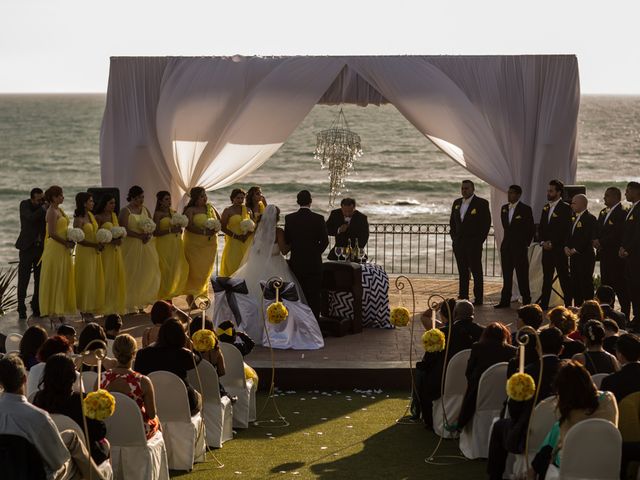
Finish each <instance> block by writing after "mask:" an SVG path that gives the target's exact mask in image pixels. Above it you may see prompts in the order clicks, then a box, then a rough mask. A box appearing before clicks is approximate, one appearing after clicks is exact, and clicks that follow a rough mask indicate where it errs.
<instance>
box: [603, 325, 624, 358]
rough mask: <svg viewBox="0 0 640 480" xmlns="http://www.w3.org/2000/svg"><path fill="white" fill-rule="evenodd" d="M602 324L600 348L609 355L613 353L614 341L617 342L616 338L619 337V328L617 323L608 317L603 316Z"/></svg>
mask: <svg viewBox="0 0 640 480" xmlns="http://www.w3.org/2000/svg"><path fill="white" fill-rule="evenodd" d="M602 326H603V327H604V340H603V341H602V348H604V350H605V351H606V352H609V353H610V354H611V355H615V354H616V343H617V342H618V338H620V329H619V328H618V324H617V323H616V322H614V321H613V320H611V319H610V318H605V320H604V322H602Z"/></svg>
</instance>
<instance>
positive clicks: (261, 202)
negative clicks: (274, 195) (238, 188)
mask: <svg viewBox="0 0 640 480" xmlns="http://www.w3.org/2000/svg"><path fill="white" fill-rule="evenodd" d="M245 205H246V206H247V208H248V209H249V214H250V215H251V218H252V219H253V221H254V222H256V223H258V222H259V221H260V217H261V216H262V214H263V213H264V209H265V208H267V199H266V198H264V195H263V194H262V189H261V188H260V187H259V186H257V185H254V186H253V187H251V188H250V189H249V191H248V192H247V197H246V199H245Z"/></svg>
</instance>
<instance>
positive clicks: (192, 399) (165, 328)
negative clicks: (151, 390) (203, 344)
mask: <svg viewBox="0 0 640 480" xmlns="http://www.w3.org/2000/svg"><path fill="white" fill-rule="evenodd" d="M187 340H188V339H187V335H186V334H185V333H184V328H183V326H182V323H180V320H177V319H175V318H170V319H169V320H166V321H165V322H164V323H163V324H162V326H161V327H160V330H159V331H158V339H157V341H156V342H154V343H153V344H151V345H150V346H148V347H145V348H143V349H142V350H140V351H139V352H138V354H137V355H136V359H135V362H134V364H133V369H134V370H135V371H136V372H138V373H141V374H143V375H149V374H150V373H151V372H157V371H158V370H165V371H167V372H171V373H173V374H175V375H177V376H178V377H180V379H181V380H182V381H183V382H184V384H185V386H186V387H187V396H188V398H189V409H190V410H191V415H195V414H196V413H198V412H199V411H200V409H201V407H202V399H201V398H200V394H199V393H198V392H197V391H196V390H195V389H194V388H193V387H192V386H191V385H189V380H187V370H191V369H192V368H195V366H196V363H197V362H199V361H200V360H199V358H198V357H196V356H195V355H194V354H193V353H192V352H191V351H190V350H188V349H187V348H185V347H186V345H187Z"/></svg>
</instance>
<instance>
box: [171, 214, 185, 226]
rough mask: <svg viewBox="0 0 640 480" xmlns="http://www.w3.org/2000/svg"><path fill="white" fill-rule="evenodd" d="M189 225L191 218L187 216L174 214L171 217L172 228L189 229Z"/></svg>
mask: <svg viewBox="0 0 640 480" xmlns="http://www.w3.org/2000/svg"><path fill="white" fill-rule="evenodd" d="M187 225H189V217H187V216H186V215H182V214H181V213H174V214H173V215H171V226H172V227H180V228H187Z"/></svg>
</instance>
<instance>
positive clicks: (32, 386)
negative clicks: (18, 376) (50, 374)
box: [27, 362, 46, 398]
mask: <svg viewBox="0 0 640 480" xmlns="http://www.w3.org/2000/svg"><path fill="white" fill-rule="evenodd" d="M45 365H46V363H44V362H40V363H36V364H35V365H34V366H33V367H31V369H30V370H29V373H28V375H27V398H29V396H30V395H31V394H32V393H35V392H37V391H38V389H39V388H38V385H39V384H40V381H41V380H42V377H43V375H44V367H45Z"/></svg>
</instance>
